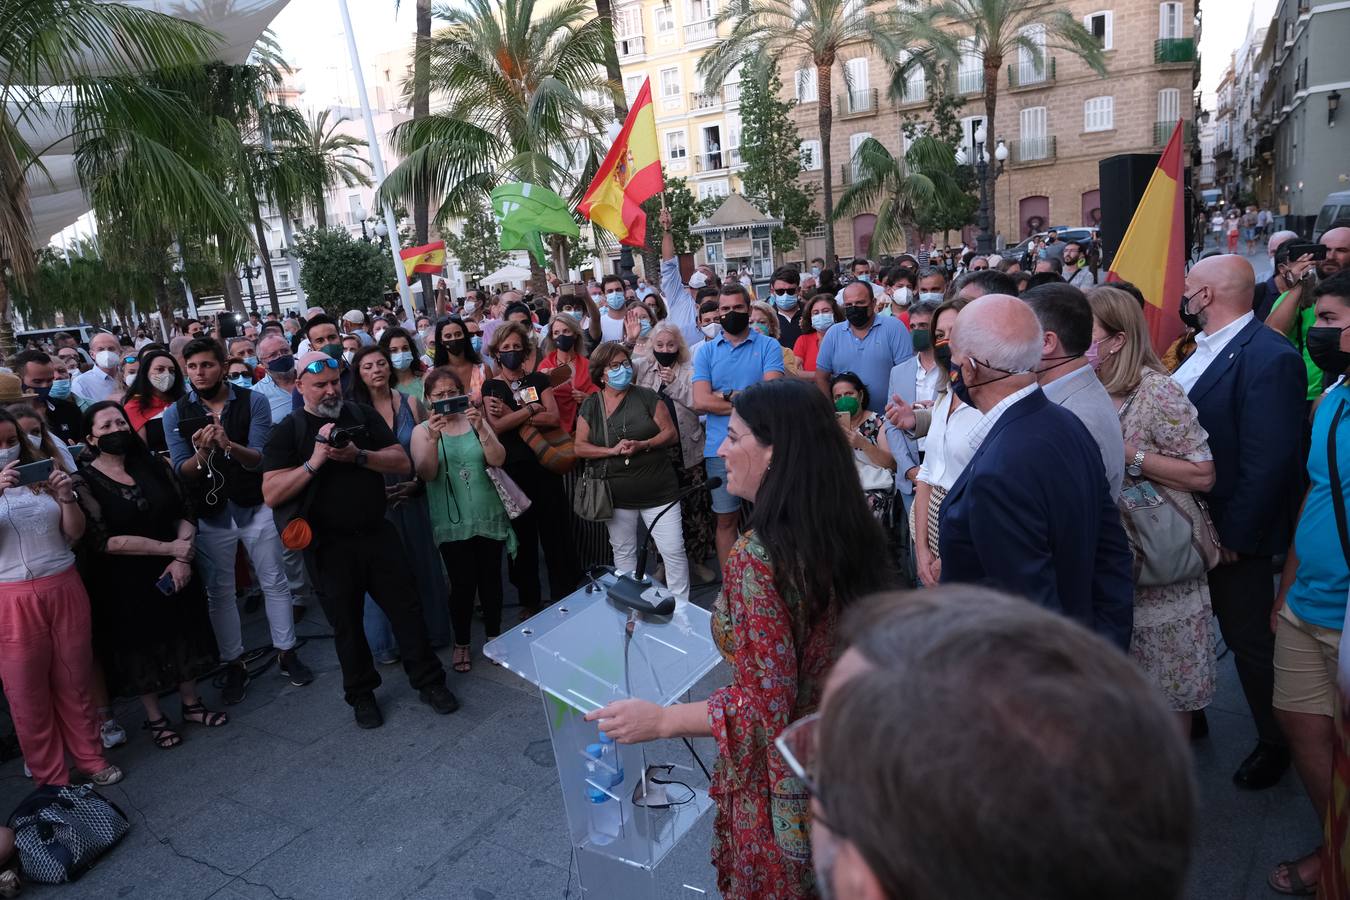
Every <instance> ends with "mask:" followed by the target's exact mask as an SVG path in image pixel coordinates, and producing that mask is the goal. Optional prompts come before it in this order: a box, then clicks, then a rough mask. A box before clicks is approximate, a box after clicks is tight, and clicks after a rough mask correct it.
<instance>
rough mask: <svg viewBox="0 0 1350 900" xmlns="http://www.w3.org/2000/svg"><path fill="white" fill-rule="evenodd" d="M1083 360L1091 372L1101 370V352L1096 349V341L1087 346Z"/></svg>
mask: <svg viewBox="0 0 1350 900" xmlns="http://www.w3.org/2000/svg"><path fill="white" fill-rule="evenodd" d="M1083 359H1086V360H1087V364H1088V365H1089V366H1092V371H1094V372H1095V371H1097V369H1099V368H1101V364H1102V357H1101V351H1100V350H1099V349H1098V347H1097V342H1096V341H1093V342H1092V343H1090V344H1088V348H1087V352H1085V353H1084V354H1083Z"/></svg>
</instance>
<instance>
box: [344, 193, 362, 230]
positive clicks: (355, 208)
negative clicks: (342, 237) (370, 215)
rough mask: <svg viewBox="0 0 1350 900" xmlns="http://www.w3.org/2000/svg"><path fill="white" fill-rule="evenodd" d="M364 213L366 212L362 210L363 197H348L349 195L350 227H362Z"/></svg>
mask: <svg viewBox="0 0 1350 900" xmlns="http://www.w3.org/2000/svg"><path fill="white" fill-rule="evenodd" d="M362 212H364V210H362V209H361V195H360V194H348V195H347V224H348V225H360V224H361V213H362Z"/></svg>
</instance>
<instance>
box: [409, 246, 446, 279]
mask: <svg viewBox="0 0 1350 900" xmlns="http://www.w3.org/2000/svg"><path fill="white" fill-rule="evenodd" d="M398 255H399V258H400V259H402V260H403V271H404V272H405V273H406V274H407V276H408V277H409V278H411V277H412V276H413V275H414V274H416V273H420V272H426V273H428V274H430V275H439V274H440V272H441V270H442V269H444V268H445V241H436V242H435V243H432V244H423V245H422V246H420V247H409V248H408V249H407V250H400V251H399V254H398Z"/></svg>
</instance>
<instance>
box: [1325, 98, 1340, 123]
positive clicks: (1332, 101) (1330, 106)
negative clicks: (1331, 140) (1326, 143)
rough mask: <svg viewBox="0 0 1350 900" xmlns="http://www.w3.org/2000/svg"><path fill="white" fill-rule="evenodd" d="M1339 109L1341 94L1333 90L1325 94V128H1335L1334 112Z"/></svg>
mask: <svg viewBox="0 0 1350 900" xmlns="http://www.w3.org/2000/svg"><path fill="white" fill-rule="evenodd" d="M1340 108H1341V92H1340V91H1337V90H1333V91H1332V92H1331V93H1330V94H1327V127H1328V128H1335V127H1336V110H1338V109H1340Z"/></svg>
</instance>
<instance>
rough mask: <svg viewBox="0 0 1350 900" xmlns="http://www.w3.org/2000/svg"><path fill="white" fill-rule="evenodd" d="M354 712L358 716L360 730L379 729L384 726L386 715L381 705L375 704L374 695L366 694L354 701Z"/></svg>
mask: <svg viewBox="0 0 1350 900" xmlns="http://www.w3.org/2000/svg"><path fill="white" fill-rule="evenodd" d="M352 712H353V713H354V714H355V716H356V725H357V727H358V728H379V727H380V726H381V725H383V724H384V715H383V714H382V713H381V712H380V705H379V704H378V703H376V702H375V695H374V694H365V695H364V696H361V697H357V698H356V699H355V700H353V701H352Z"/></svg>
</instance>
